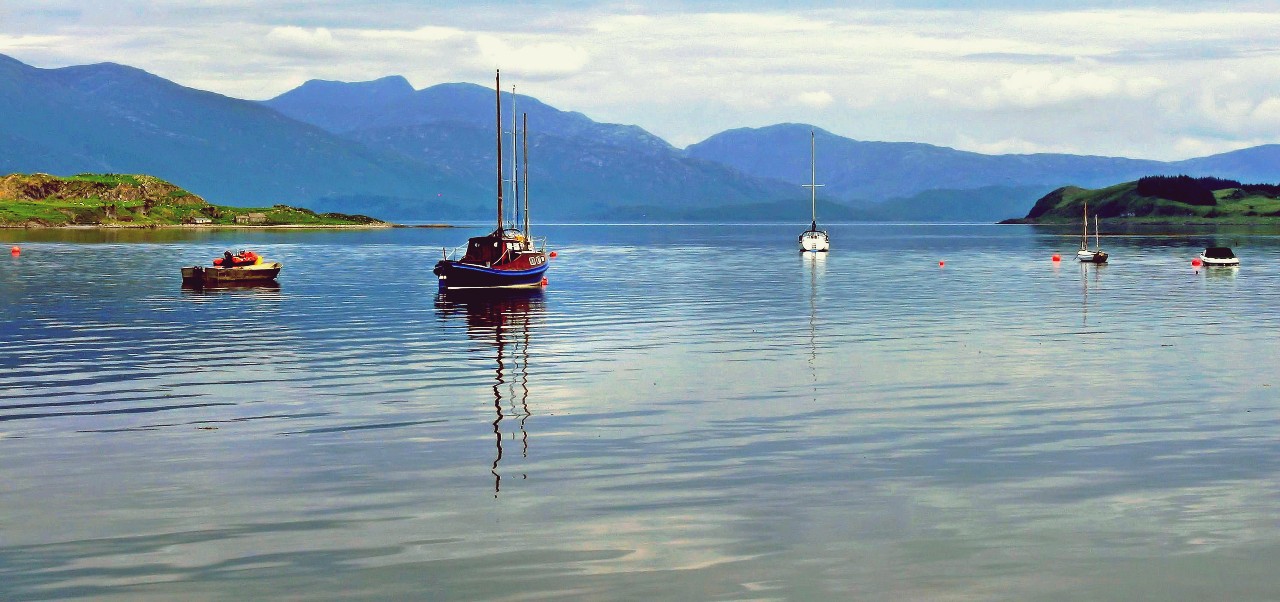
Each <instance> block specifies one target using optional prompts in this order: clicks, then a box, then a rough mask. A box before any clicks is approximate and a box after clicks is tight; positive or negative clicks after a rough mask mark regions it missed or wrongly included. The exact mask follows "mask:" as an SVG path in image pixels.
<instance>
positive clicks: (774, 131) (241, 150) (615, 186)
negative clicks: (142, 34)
mask: <svg viewBox="0 0 1280 602" xmlns="http://www.w3.org/2000/svg"><path fill="white" fill-rule="evenodd" d="M502 103H503V108H504V111H509V110H510V106H511V94H510V93H509V92H504V93H503V94H502ZM515 103H516V110H517V111H518V112H519V113H522V114H523V113H527V114H528V119H529V132H530V134H529V159H530V160H529V168H530V172H531V174H530V178H529V189H530V192H531V195H530V196H531V205H533V212H534V215H535V216H537V217H538V218H540V219H546V220H619V221H622V220H673V219H679V220H692V221H749V220H782V221H796V222H807V220H808V213H809V212H808V203H807V200H808V195H807V194H806V192H805V190H804V189H803V188H801V187H800V184H801V183H805V182H807V181H808V179H809V153H808V150H809V144H808V142H809V141H808V135H809V130H810V129H811V126H807V125H800V124H780V125H775V126H770V127H765V128H758V129H736V130H730V131H727V132H722V133H720V134H716V135H714V136H712V137H710V138H708V139H707V140H704V141H702V142H699V143H697V144H694V145H692V146H690V147H688V148H687V149H677V148H675V147H673V146H671V145H670V144H669V143H667V142H666V141H664V140H662V139H661V138H659V137H657V136H654V135H653V134H650V133H649V132H647V131H645V130H644V129H642V128H640V127H637V126H633V125H618V124H607V123H598V122H595V121H593V120H591V119H590V118H588V117H586V116H585V115H582V114H581V113H576V112H570V111H562V110H559V109H557V108H554V107H551V106H549V105H546V104H544V103H542V102H540V101H538V100H537V99H536V98H533V97H529V96H525V95H518V96H516V98H515ZM493 107H494V96H493V91H492V89H490V88H486V87H483V86H477V85H473V84H457V83H452V84H440V85H436V86H431V87H428V88H425V89H422V90H414V89H413V87H412V86H411V85H410V84H409V83H408V81H406V80H405V79H404V78H402V77H398V76H395V77H385V78H382V79H377V80H373V81H368V82H357V83H344V82H331V81H318V80H313V81H309V82H307V83H305V84H303V85H302V86H300V87H298V88H296V89H294V90H291V91H289V92H286V93H284V94H282V95H280V96H278V97H276V98H273V99H271V100H267V101H263V102H254V101H247V100H239V99H235V98H230V97H226V96H222V95H219V94H214V93H210V92H204V91H200V90H194V89H191V88H186V87H183V86H180V85H178V84H175V83H173V82H170V81H168V80H165V79H163V78H160V77H157V76H154V75H151V74H149V73H146V72H144V71H141V70H138V69H135V68H132V67H127V66H122V65H116V64H112V63H103V64H97V65H87V66H78V67H66V68H61V69H39V68H35V67H31V66H29V65H26V64H23V63H21V62H19V61H17V60H14V59H12V58H9V57H6V56H3V55H0V114H2V115H5V116H6V118H4V119H0V175H2V174H4V173H10V172H27V173H29V172H47V173H54V174H60V175H69V174H74V173H80V172H114V173H146V174H151V175H155V176H158V177H161V178H164V179H166V180H169V181H172V182H175V183H177V184H179V185H181V186H183V187H185V188H188V189H190V190H192V191H194V192H196V193H198V194H200V195H202V196H204V197H205V198H207V199H209V200H210V201H213V202H217V203H222V204H244V205H264V204H265V205H269V204H274V203H289V204H296V205H301V206H305V207H308V208H311V209H315V210H319V211H338V212H344V213H363V214H368V215H374V216H376V217H381V218H385V219H393V220H429V221H442V220H458V219H489V217H490V215H491V214H492V211H493V197H494V186H495V185H496V174H495V170H494V154H495V149H494V146H495V140H494V139H495V132H494V126H493ZM9 116H16V117H9ZM510 118H511V114H510V113H509V112H508V113H507V114H506V115H504V121H505V122H508V123H509V122H510ZM504 127H507V128H509V127H510V126H504ZM814 130H815V132H816V134H817V148H818V151H817V171H818V178H819V180H820V182H821V183H823V184H825V185H826V186H825V187H824V188H823V189H821V192H820V198H819V200H820V207H819V218H820V220H829V221H842V220H859V219H891V220H913V221H914V220H950V221H995V220H998V219H1003V218H1007V217H1013V216H1018V215H1024V214H1025V213H1026V212H1027V210H1028V208H1030V207H1031V206H1032V204H1033V203H1034V202H1035V201H1036V199H1037V198H1039V197H1040V196H1042V195H1044V194H1045V193H1046V192H1048V191H1050V190H1053V189H1055V188H1058V187H1060V186H1063V185H1068V184H1072V185H1079V186H1101V185H1107V184H1111V183H1115V182H1119V181H1128V180H1133V179H1136V178H1138V177H1140V176H1144V175H1158V174H1181V173H1185V174H1189V175H1193V176H1206V175H1213V176H1219V177H1224V178H1232V179H1237V180H1241V181H1246V182H1275V181H1280V145H1266V146H1259V147H1254V148H1249V149H1244V150H1240V151H1235V152H1232V153H1225V154H1221V155H1214V156H1211V157H1204V158H1199V159H1191V160H1187V161H1179V162H1158V161H1148V160H1140V159H1126V158H1117V157H1094V156H1078V155H1067V154H1029V155H983V154H979V153H972V152H965V151H958V150H955V149H950V148H945V147H939V146H932V145H927V144H917V143H901V142H864V141H857V140H851V139H848V138H843V137H840V136H837V135H834V134H831V133H829V132H826V131H823V130H820V129H816V128H814ZM508 152H509V151H508ZM506 157H509V155H506ZM506 157H504V158H506ZM508 171H509V170H508Z"/></svg>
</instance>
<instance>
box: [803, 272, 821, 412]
mask: <svg viewBox="0 0 1280 602" xmlns="http://www.w3.org/2000/svg"><path fill="white" fill-rule="evenodd" d="M801 257H803V258H804V263H806V264H808V268H809V374H810V376H811V377H812V378H813V390H814V396H815V398H816V396H817V391H818V365H817V363H818V280H820V279H821V278H822V276H823V274H824V273H826V271H827V254H826V253H803V254H802V255H801Z"/></svg>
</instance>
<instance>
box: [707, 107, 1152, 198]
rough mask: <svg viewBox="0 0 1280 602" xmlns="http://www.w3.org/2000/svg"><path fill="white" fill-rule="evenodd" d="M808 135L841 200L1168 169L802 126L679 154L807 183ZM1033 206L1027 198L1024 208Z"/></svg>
mask: <svg viewBox="0 0 1280 602" xmlns="http://www.w3.org/2000/svg"><path fill="white" fill-rule="evenodd" d="M811 129H812V130H813V131H814V132H815V138H816V146H817V172H818V182H819V183H821V184H825V189H824V192H826V193H827V194H829V195H831V196H832V197H834V198H836V199H840V200H853V199H866V200H872V201H879V200H883V199H888V198H894V197H907V196H911V195H915V194H918V193H920V192H923V191H926V190H936V189H949V190H963V189H972V188H984V187H990V186H1003V187H1046V188H1048V189H1052V188H1055V187H1057V186H1060V185H1061V184H1062V183H1063V182H1088V183H1099V184H1101V183H1111V182H1115V181H1123V180H1125V179H1134V178H1137V177H1139V176H1143V175H1152V174H1160V173H1168V172H1169V171H1170V170H1171V169H1174V168H1172V167H1170V166H1168V165H1166V164H1164V163H1160V162H1157V161H1146V160H1138V159H1125V158H1118V157H1095V156H1080V155H1062V154H1033V155H983V154H980V153H973V152H967V151H958V150H955V149H951V148H946V147H941V146H933V145H929V144H918V143H911V142H863V141H859V140H851V139H849V138H844V137H841V136H837V135H835V134H832V133H830V132H827V131H824V130H822V129H820V128H815V127H813V126H809V125H803V124H794V123H787V124H779V125H772V126H768V127H763V128H741V129H734V130H729V131H726V132H721V133H719V134H716V135H714V136H711V137H710V138H707V139H706V140H704V141H702V142H699V143H697V144H694V145H691V146H689V147H688V148H687V149H685V152H686V154H687V155H688V156H690V157H697V158H700V159H706V160H708V161H715V162H717V163H722V164H725V165H728V166H730V167H733V168H735V169H738V170H740V171H744V172H746V173H751V174H755V175H757V176H760V177H766V178H775V179H779V180H783V181H786V182H792V183H796V184H799V183H803V182H808V181H809V131H810V130H811ZM1034 201H1035V199H1034V198H1032V199H1028V204H1027V206H1028V207H1029V206H1030V204H1031V203H1033V202H1034Z"/></svg>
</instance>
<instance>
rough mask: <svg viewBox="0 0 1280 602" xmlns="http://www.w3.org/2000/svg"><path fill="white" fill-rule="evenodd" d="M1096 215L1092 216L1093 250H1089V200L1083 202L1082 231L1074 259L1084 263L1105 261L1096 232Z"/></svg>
mask: <svg viewBox="0 0 1280 602" xmlns="http://www.w3.org/2000/svg"><path fill="white" fill-rule="evenodd" d="M1098 228H1099V226H1098V216H1096V215H1095V216H1093V241H1094V242H1093V245H1094V246H1093V250H1092V251H1090V250H1089V201H1085V202H1084V231H1083V232H1082V233H1081V234H1080V250H1079V251H1077V252H1076V259H1078V260H1080V261H1082V262H1084V263H1106V262H1107V253H1106V252H1105V251H1103V250H1102V239H1101V237H1100V235H1099V234H1098Z"/></svg>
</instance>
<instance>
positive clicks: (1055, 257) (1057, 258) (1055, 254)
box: [1053, 253, 1062, 261]
mask: <svg viewBox="0 0 1280 602" xmlns="http://www.w3.org/2000/svg"><path fill="white" fill-rule="evenodd" d="M1053 260H1054V261H1062V256H1061V255H1059V254H1057V253H1054V254H1053Z"/></svg>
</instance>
